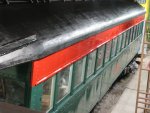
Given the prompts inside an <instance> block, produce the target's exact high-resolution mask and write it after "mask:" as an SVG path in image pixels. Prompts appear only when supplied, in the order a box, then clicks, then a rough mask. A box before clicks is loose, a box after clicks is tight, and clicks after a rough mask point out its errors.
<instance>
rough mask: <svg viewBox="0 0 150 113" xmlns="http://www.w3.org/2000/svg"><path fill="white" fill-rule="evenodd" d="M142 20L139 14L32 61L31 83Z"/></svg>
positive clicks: (35, 82)
mask: <svg viewBox="0 0 150 113" xmlns="http://www.w3.org/2000/svg"><path fill="white" fill-rule="evenodd" d="M143 20H144V16H143V15H142V16H139V17H136V18H134V19H131V20H130V21H127V22H125V23H122V24H120V25H118V26H116V27H113V28H111V29H108V30H106V31H104V32H101V33H99V34H96V35H94V36H91V37H89V38H87V39H85V40H83V41H80V42H78V43H76V44H74V45H72V46H70V47H67V48H65V49H63V50H60V51H58V52H56V53H54V54H52V55H50V56H48V57H45V58H43V59H41V60H37V61H35V62H33V71H32V80H31V85H32V86H35V85H38V84H39V83H41V82H43V81H45V80H47V79H48V78H50V77H52V76H53V75H54V74H56V73H58V72H59V71H60V70H62V69H64V68H65V67H67V66H69V65H70V64H72V63H74V62H75V61H77V60H79V59H80V58H82V57H83V56H86V55H87V54H89V53H90V52H91V51H93V50H95V49H96V48H98V47H100V46H101V45H103V44H105V43H106V42H108V41H110V40H112V39H113V38H115V37H116V36H118V35H119V34H120V33H122V32H123V31H125V30H127V29H129V28H130V27H132V26H135V25H136V24H138V23H140V22H141V21H143Z"/></svg>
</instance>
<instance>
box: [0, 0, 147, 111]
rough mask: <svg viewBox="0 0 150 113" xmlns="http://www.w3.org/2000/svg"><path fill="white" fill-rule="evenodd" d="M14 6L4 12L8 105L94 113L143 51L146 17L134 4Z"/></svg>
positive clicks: (1, 83)
mask: <svg viewBox="0 0 150 113" xmlns="http://www.w3.org/2000/svg"><path fill="white" fill-rule="evenodd" d="M0 1H1V3H3V1H2V0H0ZM8 1H9V2H8ZM8 1H7V2H8V3H9V5H4V6H3V5H2V6H0V17H1V18H0V39H1V40H0V100H1V101H3V102H8V103H12V104H15V105H19V106H25V107H28V108H30V109H33V110H37V111H43V112H48V113H89V112H90V111H91V110H92V108H93V107H94V105H95V104H96V103H97V101H98V100H100V99H101V98H102V97H103V96H104V95H105V93H106V92H107V91H108V89H109V88H110V87H111V85H112V84H113V83H114V81H115V80H116V79H117V78H118V77H119V75H120V73H121V72H122V71H123V70H124V68H125V67H126V66H127V65H128V64H129V62H130V61H131V60H132V59H133V58H134V57H135V55H136V54H137V52H138V51H139V48H140V43H141V40H142V36H143V26H144V18H145V16H144V15H145V10H144V8H142V7H141V6H140V5H139V4H137V3H135V2H132V1H130V0H129V1H128V0H108V1H105V0H95V1H84V2H82V1H80V2H64V3H62V2H57V3H56V2H53V3H51V4H45V5H43V4H42V5H31V4H25V3H26V2H25V3H24V1H26V0H24V1H23V3H20V4H16V3H15V2H17V1H15V2H14V1H13V2H12V0H8ZM10 1H11V2H10ZM20 1H21V0H20ZM18 2H19V1H18ZM30 2H32V0H31V1H30ZM45 2H46V0H45ZM40 3H41V2H40Z"/></svg>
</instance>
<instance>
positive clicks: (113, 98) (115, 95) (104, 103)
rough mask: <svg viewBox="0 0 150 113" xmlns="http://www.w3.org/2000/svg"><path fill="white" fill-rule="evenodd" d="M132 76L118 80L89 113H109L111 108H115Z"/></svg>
mask: <svg viewBox="0 0 150 113" xmlns="http://www.w3.org/2000/svg"><path fill="white" fill-rule="evenodd" d="M132 76H133V74H129V75H126V76H124V77H122V78H119V79H118V80H117V81H116V82H115V83H114V85H113V86H112V87H111V88H110V90H109V91H108V93H107V94H106V95H105V96H104V97H103V99H102V100H101V101H99V102H98V103H97V105H96V106H95V107H94V109H93V110H92V111H91V113H111V111H112V109H113V106H115V104H116V103H117V101H118V100H119V98H120V96H121V95H122V93H123V91H124V90H125V88H126V85H127V84H128V83H129V82H130V80H131V79H132Z"/></svg>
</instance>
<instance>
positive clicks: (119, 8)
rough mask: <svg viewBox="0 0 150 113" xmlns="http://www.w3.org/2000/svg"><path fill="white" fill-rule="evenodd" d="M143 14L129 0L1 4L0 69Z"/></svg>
mask: <svg viewBox="0 0 150 113" xmlns="http://www.w3.org/2000/svg"><path fill="white" fill-rule="evenodd" d="M110 1H111V0H110ZM144 13H145V10H144V8H142V7H141V6H140V5H139V4H137V3H133V2H129V1H118V2H117V1H116V2H112V1H111V2H109V3H102V2H100V3H97V2H96V3H95V2H92V3H91V2H87V3H86V4H73V5H67V4H63V5H61V4H60V5H57V4H55V5H51V7H40V6H35V7H32V8H20V9H19V10H18V8H12V7H10V8H5V7H2V8H0V17H1V18H0V69H3V68H6V67H10V66H14V65H17V64H21V63H25V62H29V61H32V60H38V59H41V58H43V57H46V56H48V55H50V54H52V53H55V52H57V51H59V50H62V49H64V48H66V47H69V46H70V45H73V44H75V43H77V42H79V41H81V40H84V39H86V38H88V37H90V36H92V35H94V34H96V33H98V32H102V31H104V30H106V29H109V28H112V27H114V26H117V25H119V24H121V23H123V22H125V21H128V20H130V19H132V18H135V17H137V16H140V15H144Z"/></svg>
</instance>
